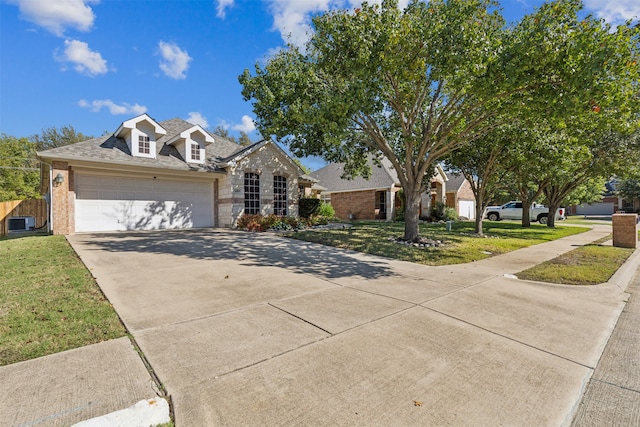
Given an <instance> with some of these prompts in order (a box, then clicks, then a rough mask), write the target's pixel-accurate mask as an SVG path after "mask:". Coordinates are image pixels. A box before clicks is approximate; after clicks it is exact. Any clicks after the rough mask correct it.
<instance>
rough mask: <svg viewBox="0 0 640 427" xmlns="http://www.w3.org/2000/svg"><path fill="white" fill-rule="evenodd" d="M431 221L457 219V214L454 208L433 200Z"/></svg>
mask: <svg viewBox="0 0 640 427" xmlns="http://www.w3.org/2000/svg"><path fill="white" fill-rule="evenodd" d="M430 216H431V221H457V220H458V214H457V212H456V210H455V209H454V208H451V207H447V206H446V205H445V204H444V203H442V202H435V203H434V205H433V206H431V211H430Z"/></svg>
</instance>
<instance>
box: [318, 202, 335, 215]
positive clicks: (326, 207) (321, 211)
mask: <svg viewBox="0 0 640 427" xmlns="http://www.w3.org/2000/svg"><path fill="white" fill-rule="evenodd" d="M318 216H323V217H325V218H335V216H336V211H335V209H333V206H331V204H330V203H327V202H324V201H321V202H320V207H319V208H318Z"/></svg>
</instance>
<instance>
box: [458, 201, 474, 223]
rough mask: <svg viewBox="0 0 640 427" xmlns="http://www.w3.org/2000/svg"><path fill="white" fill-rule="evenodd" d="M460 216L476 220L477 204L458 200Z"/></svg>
mask: <svg viewBox="0 0 640 427" xmlns="http://www.w3.org/2000/svg"><path fill="white" fill-rule="evenodd" d="M458 215H460V216H464V217H467V218H469V219H476V202H475V201H473V200H458Z"/></svg>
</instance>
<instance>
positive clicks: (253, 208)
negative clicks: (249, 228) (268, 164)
mask: <svg viewBox="0 0 640 427" xmlns="http://www.w3.org/2000/svg"><path fill="white" fill-rule="evenodd" d="M244 213H246V214H259V213H260V175H258V174H257V173H253V172H247V173H245V174H244Z"/></svg>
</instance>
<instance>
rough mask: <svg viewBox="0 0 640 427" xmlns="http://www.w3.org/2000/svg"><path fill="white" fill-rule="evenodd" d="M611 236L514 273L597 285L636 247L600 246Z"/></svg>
mask: <svg viewBox="0 0 640 427" xmlns="http://www.w3.org/2000/svg"><path fill="white" fill-rule="evenodd" d="M609 239H611V236H609V237H607V238H604V239H601V240H600V241H597V242H593V243H592V244H590V245H584V246H582V247H579V248H576V249H574V250H572V251H570V252H567V253H565V254H562V255H560V256H559V257H557V258H554V259H552V260H549V261H547V262H543V263H542V264H538V265H536V266H535V267H531V268H529V269H527V270H524V271H521V272H520V273H518V274H516V276H518V278H519V279H523V280H536V281H539V282H548V283H561V284H566V285H597V284H599V283H604V282H606V281H608V280H609V279H610V278H611V276H612V275H613V274H614V273H615V272H616V271H618V269H619V268H620V266H621V265H622V264H624V262H625V261H626V260H627V258H629V257H630V256H631V254H632V253H633V252H634V250H635V249H629V248H617V247H613V246H610V245H607V246H603V245H601V243H603V242H604V241H606V240H609Z"/></svg>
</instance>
